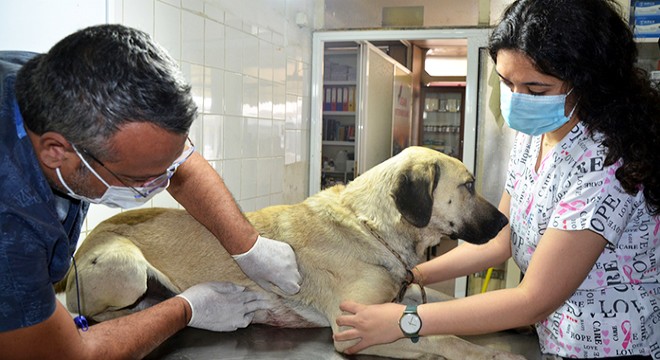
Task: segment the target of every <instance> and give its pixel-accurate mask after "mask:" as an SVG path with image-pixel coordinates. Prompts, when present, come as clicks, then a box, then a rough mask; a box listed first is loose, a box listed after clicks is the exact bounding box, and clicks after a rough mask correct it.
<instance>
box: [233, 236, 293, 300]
mask: <svg viewBox="0 0 660 360" xmlns="http://www.w3.org/2000/svg"><path fill="white" fill-rule="evenodd" d="M232 257H233V258H234V260H236V263H238V266H240V267H241V270H243V272H244V273H245V275H247V276H248V277H249V278H250V279H252V280H253V281H255V282H256V283H257V284H259V286H261V287H262V288H264V289H266V290H268V291H272V290H273V288H272V286H273V285H274V286H276V287H278V288H279V289H280V290H281V291H282V292H283V293H285V294H288V295H293V294H296V293H297V292H298V291H300V282H301V281H302V277H301V276H300V273H299V272H298V264H297V263H296V254H295V253H294V252H293V249H292V248H291V246H289V244H287V243H284V242H281V241H277V240H271V239H269V238H266V237H263V236H261V235H260V236H259V237H258V238H257V241H256V242H255V243H254V246H252V248H251V249H250V250H248V252H246V253H243V254H238V255H232Z"/></svg>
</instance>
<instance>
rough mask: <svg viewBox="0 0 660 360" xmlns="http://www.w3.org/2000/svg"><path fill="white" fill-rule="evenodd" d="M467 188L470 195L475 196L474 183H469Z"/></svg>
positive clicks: (466, 185) (466, 184)
mask: <svg viewBox="0 0 660 360" xmlns="http://www.w3.org/2000/svg"><path fill="white" fill-rule="evenodd" d="M465 188H466V189H467V191H468V192H469V193H470V194H474V181H468V182H466V183H465Z"/></svg>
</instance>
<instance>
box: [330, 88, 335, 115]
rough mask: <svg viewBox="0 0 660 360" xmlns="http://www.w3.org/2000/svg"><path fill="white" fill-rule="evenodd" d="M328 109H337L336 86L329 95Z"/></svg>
mask: <svg viewBox="0 0 660 360" xmlns="http://www.w3.org/2000/svg"><path fill="white" fill-rule="evenodd" d="M330 111H337V88H335V87H333V88H332V95H331V97H330Z"/></svg>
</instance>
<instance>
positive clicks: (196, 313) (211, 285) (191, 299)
mask: <svg viewBox="0 0 660 360" xmlns="http://www.w3.org/2000/svg"><path fill="white" fill-rule="evenodd" d="M177 296H179V297H182V298H184V299H186V301H188V303H189V304H190V308H191V309H192V317H191V318H190V322H188V326H190V327H194V328H198V329H205V330H212V331H234V330H236V329H238V328H244V327H246V326H248V325H249V324H250V322H251V321H252V318H253V317H254V311H256V310H260V309H265V308H267V307H268V301H267V300H266V299H265V298H264V296H263V295H262V294H259V293H257V292H254V291H245V288H244V287H242V286H239V285H235V284H232V283H228V282H208V283H202V284H197V285H194V286H192V287H190V288H188V289H187V290H186V291H184V292H182V293H181V294H179V295H177Z"/></svg>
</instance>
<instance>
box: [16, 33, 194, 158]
mask: <svg viewBox="0 0 660 360" xmlns="http://www.w3.org/2000/svg"><path fill="white" fill-rule="evenodd" d="M16 96H17V99H18V104H19V106H20V109H21V113H22V115H23V118H24V121H25V125H26V127H27V128H28V129H30V130H31V131H33V132H35V133H37V134H43V133H44V132H47V131H54V132H57V133H60V134H62V135H63V136H64V137H65V138H66V139H67V140H69V141H71V142H72V143H74V144H76V145H77V146H79V147H82V148H85V149H94V153H95V155H97V156H99V157H104V156H111V154H112V151H111V150H112V149H109V148H108V142H107V140H108V139H109V138H110V137H111V136H112V135H114V134H115V133H116V132H117V131H118V130H119V129H120V128H121V127H122V125H125V124H127V123H130V122H149V123H153V124H154V125H156V126H158V127H160V128H163V129H165V130H167V131H171V132H173V133H177V134H186V133H187V132H188V130H189V128H190V125H191V124H192V121H193V120H194V118H195V116H196V112H197V107H196V105H195V103H194V101H193V99H192V95H191V93H190V86H189V85H188V84H187V83H186V82H185V81H184V79H183V76H182V75H181V73H180V71H179V69H178V65H177V63H176V61H175V60H174V59H172V58H171V57H170V56H169V55H168V54H167V52H166V51H165V50H164V49H163V48H161V47H160V46H158V45H157V44H156V43H155V42H153V41H152V40H151V38H150V37H149V35H147V34H145V33H144V32H141V31H139V30H136V29H132V28H128V27H125V26H122V25H99V26H92V27H89V28H86V29H83V30H80V31H78V32H75V33H73V34H71V35H69V36H67V37H66V38H64V39H63V40H61V41H60V42H58V43H57V44H56V45H55V46H53V48H51V49H50V51H49V52H48V53H46V54H41V55H37V56H36V57H34V58H32V59H31V60H30V61H29V62H28V63H26V64H25V66H23V67H22V68H21V70H20V71H19V73H18V74H17V76H16ZM145 141H149V139H145Z"/></svg>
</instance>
